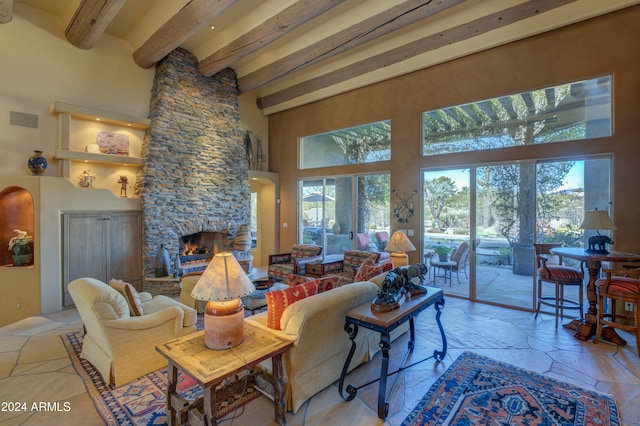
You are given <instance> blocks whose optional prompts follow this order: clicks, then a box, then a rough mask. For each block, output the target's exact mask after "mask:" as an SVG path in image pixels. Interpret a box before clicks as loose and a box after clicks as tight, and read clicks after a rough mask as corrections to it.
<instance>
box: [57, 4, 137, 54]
mask: <svg viewBox="0 0 640 426" xmlns="http://www.w3.org/2000/svg"><path fill="white" fill-rule="evenodd" d="M124 2H125V0H82V2H80V5H79V6H78V9H76V13H75V14H74V15H73V18H71V21H70V22H69V25H68V26H67V29H66V30H65V32H64V33H65V35H66V36H67V40H69V42H70V43H71V44H73V45H74V46H76V47H78V48H80V49H91V48H92V47H93V45H94V44H96V42H97V41H98V38H100V36H101V35H102V34H103V33H104V30H105V29H106V28H107V26H108V25H109V24H110V23H111V21H112V20H113V18H114V17H115V16H116V14H117V13H118V11H119V10H120V8H121V7H122V5H123V4H124Z"/></svg>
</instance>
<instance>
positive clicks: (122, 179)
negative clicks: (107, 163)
mask: <svg viewBox="0 0 640 426" xmlns="http://www.w3.org/2000/svg"><path fill="white" fill-rule="evenodd" d="M118 183H119V184H120V196H121V197H123V198H127V185H128V184H129V178H127V177H126V176H120V179H118ZM129 186H131V185H129Z"/></svg>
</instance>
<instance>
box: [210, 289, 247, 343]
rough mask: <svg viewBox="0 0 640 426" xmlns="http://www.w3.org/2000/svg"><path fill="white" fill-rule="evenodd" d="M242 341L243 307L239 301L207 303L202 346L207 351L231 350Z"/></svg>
mask: <svg viewBox="0 0 640 426" xmlns="http://www.w3.org/2000/svg"><path fill="white" fill-rule="evenodd" d="M243 340H244V307H243V306H242V301H241V300H240V299H232V300H229V301H223V302H207V307H206V309H205V312H204V344H205V346H206V347H208V348H209V349H218V350H220V349H231V348H233V347H235V346H238V345H239V344H240V343H242V341H243Z"/></svg>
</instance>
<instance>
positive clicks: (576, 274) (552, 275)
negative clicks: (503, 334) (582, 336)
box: [533, 243, 584, 329]
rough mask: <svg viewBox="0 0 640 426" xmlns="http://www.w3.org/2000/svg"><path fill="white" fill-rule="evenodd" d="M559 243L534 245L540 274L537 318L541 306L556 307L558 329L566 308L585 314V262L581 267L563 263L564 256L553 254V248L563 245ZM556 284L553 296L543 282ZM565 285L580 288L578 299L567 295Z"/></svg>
mask: <svg viewBox="0 0 640 426" xmlns="http://www.w3.org/2000/svg"><path fill="white" fill-rule="evenodd" d="M561 246H562V244H559V243H536V244H534V245H533V248H534V253H535V262H536V271H537V274H538V293H537V297H538V305H537V307H536V315H535V318H538V314H539V313H540V306H541V305H546V306H551V307H553V308H554V315H555V317H556V329H557V328H558V318H560V317H564V310H565V309H573V310H578V312H579V316H580V318H582V317H583V316H582V315H583V313H582V312H583V311H582V306H583V300H584V296H583V285H582V282H583V280H584V262H581V263H580V269H577V268H573V267H571V266H566V265H564V264H563V263H562V256H555V255H552V254H551V249H553V248H556V247H561ZM544 282H547V283H551V284H553V285H554V288H555V293H554V295H553V296H550V295H547V293H545V292H544V291H543V285H542V284H543V283H544ZM565 286H575V287H577V288H578V300H576V299H573V298H569V297H565V294H564V288H565Z"/></svg>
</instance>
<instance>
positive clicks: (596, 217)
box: [580, 209, 617, 254]
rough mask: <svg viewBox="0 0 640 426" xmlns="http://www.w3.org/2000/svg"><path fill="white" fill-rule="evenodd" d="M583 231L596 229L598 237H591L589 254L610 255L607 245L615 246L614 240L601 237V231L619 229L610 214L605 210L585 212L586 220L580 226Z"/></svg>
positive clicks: (604, 236)
mask: <svg viewBox="0 0 640 426" xmlns="http://www.w3.org/2000/svg"><path fill="white" fill-rule="evenodd" d="M580 228H582V229H595V230H596V233H597V235H594V236H592V237H589V248H587V250H585V251H587V252H589V253H596V254H609V252H608V251H607V248H606V247H605V244H613V240H612V239H611V238H609V237H608V236H606V235H600V231H599V229H607V230H615V229H617V228H616V227H615V225H614V224H613V222H612V221H611V218H610V217H609V214H608V213H607V212H606V211H605V210H598V209H595V210H587V211H585V212H584V220H583V221H582V224H581V225H580Z"/></svg>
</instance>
